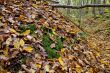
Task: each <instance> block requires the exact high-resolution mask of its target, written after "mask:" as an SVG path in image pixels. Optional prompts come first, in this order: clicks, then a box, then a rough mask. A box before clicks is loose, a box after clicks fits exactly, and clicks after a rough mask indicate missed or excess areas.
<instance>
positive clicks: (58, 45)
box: [42, 34, 63, 59]
mask: <svg viewBox="0 0 110 73" xmlns="http://www.w3.org/2000/svg"><path fill="white" fill-rule="evenodd" d="M56 42H57V43H56V46H55V48H53V49H52V48H51V47H50V45H51V44H52V43H53V41H52V40H51V39H50V37H49V35H48V34H46V35H44V36H43V40H42V43H43V47H44V49H45V50H46V52H47V54H48V58H50V59H52V58H59V57H60V55H59V54H58V53H57V51H58V50H60V49H61V48H62V47H63V45H62V41H61V39H60V38H58V37H57V38H56Z"/></svg>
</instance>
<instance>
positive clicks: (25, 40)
mask: <svg viewBox="0 0 110 73" xmlns="http://www.w3.org/2000/svg"><path fill="white" fill-rule="evenodd" d="M0 9H1V12H0V43H1V45H0V72H1V73H7V72H9V73H17V72H18V73H46V72H49V73H86V72H88V73H98V72H99V73H101V72H102V73H107V72H108V73H109V65H108V62H105V59H104V60H101V57H100V55H99V53H98V51H97V50H95V49H92V47H90V46H91V44H88V41H87V40H86V39H85V33H84V32H82V31H81V30H80V29H78V28H77V27H76V26H75V25H73V23H71V22H70V21H68V20H67V19H65V18H64V17H63V16H62V15H60V14H59V13H58V11H57V10H52V8H51V7H50V6H48V2H42V1H34V2H28V1H22V0H21V1H19V0H16V1H15V2H11V4H7V5H1V8H0Z"/></svg>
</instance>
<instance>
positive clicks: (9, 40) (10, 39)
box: [6, 37, 12, 45]
mask: <svg viewBox="0 0 110 73" xmlns="http://www.w3.org/2000/svg"><path fill="white" fill-rule="evenodd" d="M11 41H12V38H11V37H9V38H8V39H7V40H6V44H7V45H9V44H10V42H11Z"/></svg>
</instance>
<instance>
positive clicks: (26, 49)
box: [23, 46, 33, 53]
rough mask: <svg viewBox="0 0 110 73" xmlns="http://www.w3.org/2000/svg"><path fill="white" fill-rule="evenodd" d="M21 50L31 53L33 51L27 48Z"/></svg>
mask: <svg viewBox="0 0 110 73" xmlns="http://www.w3.org/2000/svg"><path fill="white" fill-rule="evenodd" d="M23 50H25V51H27V52H29V53H31V52H32V51H33V48H32V47H30V46H29V47H26V48H24V49H23Z"/></svg>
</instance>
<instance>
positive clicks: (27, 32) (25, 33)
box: [22, 30, 30, 35]
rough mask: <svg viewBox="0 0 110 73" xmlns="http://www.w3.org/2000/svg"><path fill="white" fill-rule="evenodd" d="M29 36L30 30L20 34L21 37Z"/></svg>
mask: <svg viewBox="0 0 110 73" xmlns="http://www.w3.org/2000/svg"><path fill="white" fill-rule="evenodd" d="M28 34H30V30H26V31H25V32H23V33H22V35H28Z"/></svg>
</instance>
